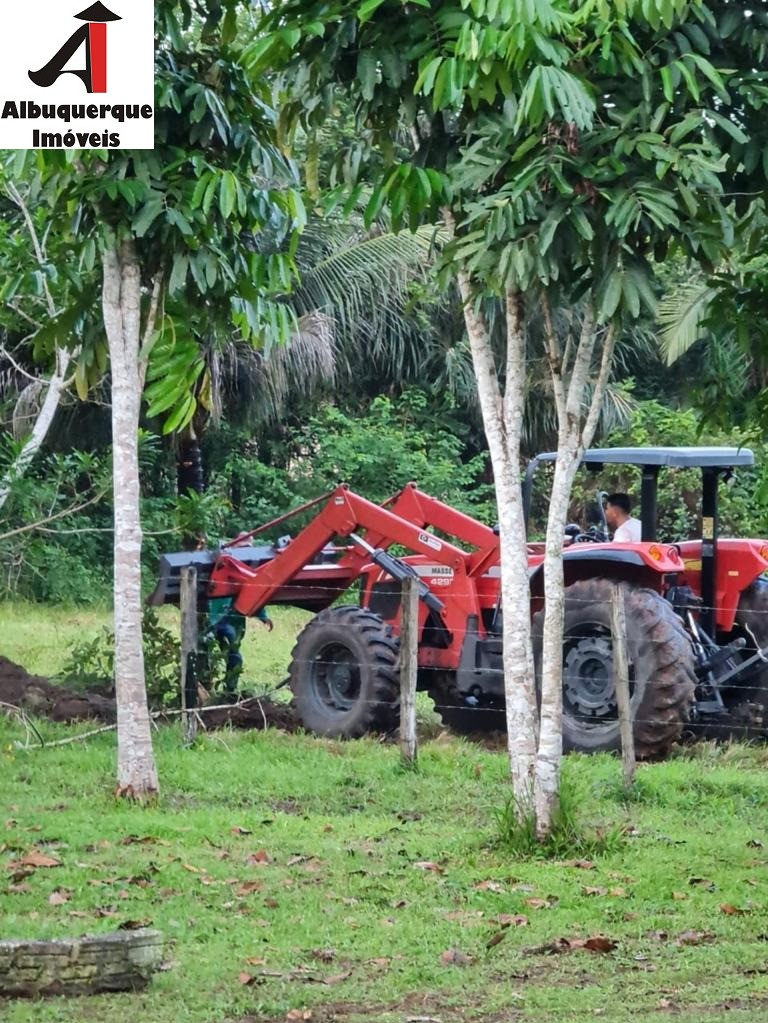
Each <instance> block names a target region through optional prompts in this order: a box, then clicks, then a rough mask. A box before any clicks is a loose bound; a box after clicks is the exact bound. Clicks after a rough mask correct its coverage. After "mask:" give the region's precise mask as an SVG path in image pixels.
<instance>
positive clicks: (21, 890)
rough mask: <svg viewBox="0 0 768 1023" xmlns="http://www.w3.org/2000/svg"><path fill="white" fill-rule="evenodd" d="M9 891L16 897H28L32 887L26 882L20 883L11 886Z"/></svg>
mask: <svg viewBox="0 0 768 1023" xmlns="http://www.w3.org/2000/svg"><path fill="white" fill-rule="evenodd" d="M8 891H9V892H13V894H14V895H27V894H28V893H29V892H31V891H32V886H31V885H28V884H27V882H26V881H19V883H18V884H9V885H8Z"/></svg>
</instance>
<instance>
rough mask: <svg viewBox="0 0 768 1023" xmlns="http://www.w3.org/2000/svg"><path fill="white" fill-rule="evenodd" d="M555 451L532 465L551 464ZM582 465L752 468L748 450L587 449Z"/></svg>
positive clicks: (752, 459)
mask: <svg viewBox="0 0 768 1023" xmlns="http://www.w3.org/2000/svg"><path fill="white" fill-rule="evenodd" d="M556 458H557V452H556V451H547V452H544V453H543V454H541V455H537V456H536V458H535V459H534V462H552V461H554V460H555V459H556ZM581 461H582V464H583V465H593V466H601V465H637V466H645V465H658V466H665V467H668V468H686V469H690V468H697V467H699V468H702V469H705V468H718V467H722V468H732V467H734V466H737V465H754V464H755V456H754V455H753V454H752V452H751V451H750V450H749V448H591V449H590V450H589V451H585V452H584V456H583V457H582V460H581Z"/></svg>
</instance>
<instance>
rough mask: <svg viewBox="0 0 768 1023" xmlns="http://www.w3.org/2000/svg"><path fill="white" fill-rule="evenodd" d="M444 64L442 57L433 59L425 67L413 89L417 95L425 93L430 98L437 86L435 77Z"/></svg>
mask: <svg viewBox="0 0 768 1023" xmlns="http://www.w3.org/2000/svg"><path fill="white" fill-rule="evenodd" d="M442 63H443V58H442V57H433V58H432V60H430V61H429V63H428V64H425V65H424V68H423V69H422V71H421V73H420V75H419V77H418V78H417V79H416V84H415V85H414V87H413V91H414V92H415V93H419V92H421V93H423V94H424V95H425V96H428V95H429V94H430V93H431V92H432V89H433V87H434V84H435V75H436V74H437V72H438V69H439V68H440V65H441V64H442Z"/></svg>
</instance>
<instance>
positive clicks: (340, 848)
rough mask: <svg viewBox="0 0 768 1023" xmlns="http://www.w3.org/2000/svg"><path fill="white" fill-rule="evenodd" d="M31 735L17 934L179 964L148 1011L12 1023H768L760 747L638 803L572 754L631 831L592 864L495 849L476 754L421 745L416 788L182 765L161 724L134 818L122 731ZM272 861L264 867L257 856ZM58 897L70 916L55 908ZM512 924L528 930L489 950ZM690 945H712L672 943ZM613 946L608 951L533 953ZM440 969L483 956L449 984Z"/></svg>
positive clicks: (230, 742) (483, 756) (614, 768)
mask: <svg viewBox="0 0 768 1023" xmlns="http://www.w3.org/2000/svg"><path fill="white" fill-rule="evenodd" d="M40 727H41V729H42V731H43V733H44V735H45V736H46V737H48V738H53V737H56V736H61V735H65V734H71V730H70V731H69V732H68V731H67V730H65V729H63V728H60V727H55V726H52V725H50V724H41V726H40ZM21 738H23V731H22V730H21V729H20V728H19V726H18V724H16V723H14V722H13V721H7V720H6V721H5V722H3V721H2V720H1V719H0V750H3V751H4V752H2V753H0V777H2V779H3V781H2V813H0V850H1V852H0V878H2V880H0V921H1V923H0V931H1V933H2V937H6V938H11V937H26V936H28V937H31V936H35V937H63V936H66V935H74V934H79V933H85V932H91V933H92V932H105V931H109V930H111V929H113V928H115V927H116V926H117V925H119V924H120V923H122V922H124V921H125V920H151V922H152V925H153V926H154V927H157V928H158V929H160V930H161V931H162V932H163V933H164V934H165V935H166V937H167V939H168V942H169V950H168V959H169V962H170V964H171V968H170V969H169V970H168V971H167V972H163V973H160V974H158V975H157V977H156V978H155V980H154V981H153V983H152V985H151V987H150V988H149V989H148V990H147V991H146V992H144V993H142V994H136V995H127V994H124V995H115V996H110V997H106V996H102V997H96V998H90V999H73V1000H61V999H53V1000H49V1001H44V1002H37V1003H33V1004H30V1003H22V1002H8V1003H6V1004H2V1003H0V1018H1V1019H2V1020H3V1021H4V1023H29V1021H34V1023H54V1021H61V1023H64V1021H67V1023H91V1021H102V1020H103V1021H105V1023H106V1021H109V1023H134V1021H135V1020H139V1019H140V1020H148V1021H151V1023H221V1021H225V1020H227V1021H228V1020H240V1019H243V1018H248V1019H249V1020H251V1021H254V1020H265V1021H266V1020H275V1021H277V1020H285V1019H286V1017H287V1014H288V1013H289V1012H290V1011H291V1010H296V1009H301V1010H308V1011H311V1013H312V1017H311V1018H312V1020H314V1021H321V1023H330V1021H331V1020H338V1021H343V1023H362V1021H363V1020H365V1021H374V1023H375V1021H392V1023H395V1021H397V1023H402V1021H405V1020H406V1019H408V1018H412V1017H418V1016H422V1017H424V1016H429V1017H433V1018H436V1019H439V1020H441V1021H442V1023H458V1021H459V1020H468V1021H473V1020H475V1021H478V1023H479V1021H483V1023H495V1021H501V1020H510V1019H514V1020H522V1021H525V1023H529V1021H530V1023H534V1021H536V1023H539V1021H558V1023H575V1021H582V1020H591V1019H593V1018H595V1017H600V1016H603V1017H604V1018H606V1019H609V1020H611V1021H617V1023H621V1021H629V1020H635V1019H636V1018H638V1017H639V1018H641V1019H643V1018H650V1019H653V1018H661V1019H663V1018H666V1017H667V1016H669V1015H670V1014H673V1015H674V1018H675V1019H676V1020H685V1021H689V1023H694V1021H699V1020H710V1019H711V1020H715V1019H719V1018H720V1017H721V1015H722V1014H723V1013H724V1012H725V1011H726V1009H728V1010H729V1017H732V1018H734V1019H736V1020H740V1021H746V1020H748V1021H755V1023H757V1021H758V1020H760V1021H762V1020H764V1019H765V1018H766V1014H767V1012H768V973H766V952H767V951H768V944H766V939H767V938H768V935H767V934H766V932H767V931H768V922H767V921H766V916H765V910H766V899H767V897H768V874H766V865H768V827H767V826H768V775H767V774H766V772H765V766H766V761H767V760H768V758H767V757H766V754H765V751H759V750H758V751H755V750H748V749H745V748H743V747H742V748H735V749H734V750H731V751H727V752H725V753H723V752H722V751H717V750H715V749H714V748H712V747H704V748H703V749H702V750H701V751H697V752H696V753H695V754H694V755H693V756H692V757H686V758H681V759H677V760H673V761H670V762H668V763H665V764H658V765H651V766H646V767H643V768H641V770H640V773H639V778H638V786H637V792H636V794H635V798H633V799H632V800H630V801H629V802H627V801H626V800H625V799H624V797H623V793H622V789H621V785H620V782H619V765H618V762H617V761H616V760H615V759H612V758H610V757H607V756H601V757H593V758H583V757H572V758H570V759H569V760H568V762H567V772H568V776H569V785H570V787H571V789H572V790H573V791H578V792H579V793H580V801H581V815H582V818H583V820H586V821H587V822H589V823H591V824H593V825H598V826H600V825H602V826H603V827H604V828H609V827H613V828H616V827H617V826H620V827H621V828H622V829H623V832H624V837H623V839H622V840H621V841H620V842H618V843H614V844H613V846H612V847H610V851H609V852H607V853H605V854H603V855H601V856H599V857H596V858H595V860H594V866H593V867H592V869H582V868H579V867H577V866H574V865H565V864H563V862H552V861H545V860H537V859H532V858H527V859H522V858H515V857H514V856H513V855H512V854H511V853H509V852H508V851H505V849H504V848H502V847H500V846H499V844H498V830H497V825H496V823H495V820H496V814H497V811H498V810H499V808H500V807H501V806H503V804H504V799H505V794H506V792H507V788H506V779H505V758H504V756H503V754H501V753H498V752H492V751H489V750H485V749H482V748H480V747H476V746H472V745H469V744H467V743H464V742H462V741H459V740H454V739H449V738H446V737H442V738H441V739H439V740H437V741H433V742H429V743H425V744H423V746H422V749H421V751H420V761H419V769H418V771H415V772H414V771H407V772H404V771H402V770H401V769H400V767H399V765H398V755H397V750H396V748H395V747H393V746H388V745H384V744H381V743H378V742H375V741H373V740H370V741H360V742H353V743H335V742H330V741H322V740H318V739H313V738H310V737H307V736H300V735H296V736H286V735H281V734H263V733H258V734H257V733H254V734H246V735H242V734H239V735H238V734H231V733H223V734H221V735H212V736H207V737H204V738H203V739H202V740H201V741H200V743H199V745H198V746H197V747H196V748H194V749H192V750H185V749H182V748H181V747H180V743H179V736H178V732H177V731H176V730H175V729H168V730H165V731H163V732H161V733H160V734H159V735H158V736H157V754H158V761H159V768H160V775H161V780H162V787H163V792H162V797H161V800H160V802H159V803H158V805H156V806H154V807H150V808H148V809H141V808H138V807H134V806H130V805H125V804H120V803H115V802H114V800H113V799H112V798H111V796H110V791H111V786H112V781H113V766H114V738H113V736H111V735H106V736H100V737H98V738H97V739H95V740H90V741H89V742H88V744H87V745H85V744H83V745H79V744H78V745H72V746H63V747H50V748H48V749H42V750H41V749H36V750H31V751H29V752H24V751H19V750H18V749H14V748H13V746H12V743H13V742H14V740H17V739H21ZM233 829H235V830H234V831H233ZM237 829H247V830H248V831H249V832H250V834H241V833H239V832H238V831H237ZM129 836H136V837H138V838H145V839H147V841H145V842H142V843H129V844H124V843H125V841H126V839H127V838H128V837H129ZM33 848H41V849H45V850H46V851H47V852H48V853H50V854H51V855H53V856H55V857H57V858H58V859H60V860H61V862H62V866H60V867H58V868H55V869H39V870H37V871H35V872H34V873H33V874H32V875H31V876H30V877H29V878H27V879H26V882H25V883H26V885H27V886H28V888H29V890H22V891H20V892H14V891H11V890H10V888H9V884H8V883H7V882H6V881H5V877H6V876H7V873H6V872H7V866H8V864H9V863H10V862H12V861H13V860H14V859H17V858H18V857H19V856H20V855H21V854H22V853H24V852H26V851H29V850H31V849H33ZM260 850H264V851H265V852H266V854H267V855H268V857H269V862H268V863H266V864H261V865H259V864H254V863H253V861H249V857H252V856H253V855H254V854H256V853H258V852H259V851H260ZM418 864H422V866H421V867H420V866H418ZM424 864H434V865H436V867H437V868H439V869H434V868H432V869H429V868H428V869H424V866H423V865H424ZM695 878H701V879H704V880H703V882H698V883H691V881H692V879H695ZM244 882H258V887H257V888H256V889H255V890H253V891H251V892H250V893H249V892H248V891H247V889H245V888H243V887H242V885H243V884H244ZM704 882H706V883H704ZM588 888H591V889H597V891H596V892H593V893H592V894H590V893H589V892H588V891H586V889H588ZM55 889H67V890H68V891H69V892H70V893H71V895H70V897H69V901H68V902H66V903H65V904H63V905H58V906H52V905H50V904H49V901H48V900H49V897H50V895H51V893H52V892H53V891H54V890H55ZM528 899H534V900H540V902H534V903H533V905H531V904H529V903H527V902H526V900H528ZM542 906H543V908H537V907H542ZM721 906H726V907H732V908H733V909H735V910H738V911H739V912H735V913H731V912H723V911H722V910H721ZM104 913H107V914H110V915H106V916H104V915H100V914H104ZM500 913H501V914H512V915H515V914H524V915H525V916H526V917H527V919H528V921H529V922H528V924H527V925H526V926H512V927H509V928H508V929H507V930H506V932H505V937H504V939H503V940H502V941H500V943H499V944H496V945H494V946H492V947H490V948H488V947H487V943H488V940H489V939H490V938H491V936H492V935H494V934H496V933H497V932H498V931H499V926H498V923H496V922H495V920H496V918H497V916H498V914H500ZM111 914H114V915H111ZM690 931H696V932H702V933H703V932H706V934H707V937H705V938H701V939H695V938H694V939H692V940H700V943H697V944H691V945H688V944H684V943H678V942H677V938H678V936H679V935H681V934H684V933H685V932H690ZM596 934H603V935H606V936H608V937H610V938H611V939H612V940H613V941H615V942H616V943H617V947H616V949H615V951H613V952H612V953H610V954H598V953H590V952H588V951H584V950H581V951H571V952H568V953H565V954H559V955H546V954H542V953H528V952H527V951H526V950H527V949H530V948H532V947H535V946H540V945H543V944H545V943H547V942H552V941H553V940H555V939H558V938H562V937H572V938H573V937H581V938H585V937H588V936H592V935H596ZM324 949H329V950H332V952H329V953H328V955H329V956H330V958H329V960H328V961H327V962H325V961H321V960H319V959H318V958H317V957H316V953H317V950H324ZM449 949H458V950H459V951H461V952H462V953H464V954H466V955H467V956H470V957H472V960H473V961H472V962H471V963H470V964H468V965H464V966H460V965H452V964H445V963H444V962H443V961H442V954H443V953H444V952H446V951H447V950H449ZM249 958H252V959H256V960H257V961H259V960H263V963H261V962H256V963H255V964H249V963H248V962H247V960H248V959H249ZM262 971H266V972H267V973H268V974H269V975H267V976H260V973H261V972H262ZM241 973H247V974H249V975H250V976H252V977H254V980H253V982H252V983H251V984H249V985H244V984H243V983H242V982H241V980H240V974H241ZM273 974H277V975H276V976H275V975H273ZM310 978H316V979H314V980H312V979H310ZM322 978H330V979H331V980H332V981H333V982H332V983H330V984H323V983H321V982H320V980H321V979H322Z"/></svg>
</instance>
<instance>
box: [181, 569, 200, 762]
mask: <svg viewBox="0 0 768 1023" xmlns="http://www.w3.org/2000/svg"><path fill="white" fill-rule="evenodd" d="M179 610H180V612H181V711H182V713H181V728H182V734H183V736H184V742H185V743H186V744H187V745H189V744H191V743H193V742H194V741H195V736H196V735H197V714H196V712H195V708H196V707H197V683H196V680H189V681H191V682H193V683H194V686H190V685H189V684H188V679H187V674H188V671H189V668H190V664H191V663H192V661H193V659H194V658H195V656H196V654H197V569H196V568H182V570H181V587H180V590H179Z"/></svg>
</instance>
